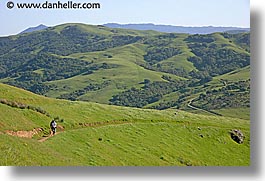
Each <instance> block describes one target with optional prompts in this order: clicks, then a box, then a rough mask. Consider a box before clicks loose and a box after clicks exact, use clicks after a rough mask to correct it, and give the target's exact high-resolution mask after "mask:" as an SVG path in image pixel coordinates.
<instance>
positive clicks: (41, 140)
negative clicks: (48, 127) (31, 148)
mask: <svg viewBox="0 0 265 181" xmlns="http://www.w3.org/2000/svg"><path fill="white" fill-rule="evenodd" d="M60 133H61V131H60V132H57V133H55V134H54V135H53V134H52V133H51V134H50V135H49V136H47V137H42V138H41V139H39V140H38V142H44V141H46V140H47V139H49V138H50V137H52V136H55V135H57V134H60Z"/></svg>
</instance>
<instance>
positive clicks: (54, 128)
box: [50, 120, 57, 135]
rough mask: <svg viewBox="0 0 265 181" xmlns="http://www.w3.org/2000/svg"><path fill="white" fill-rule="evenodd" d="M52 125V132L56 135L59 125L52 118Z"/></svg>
mask: <svg viewBox="0 0 265 181" xmlns="http://www.w3.org/2000/svg"><path fill="white" fill-rule="evenodd" d="M50 127H51V130H52V134H53V135H54V134H55V132H56V127H57V123H56V121H55V120H52V122H51V123H50Z"/></svg>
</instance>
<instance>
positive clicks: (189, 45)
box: [0, 24, 250, 166]
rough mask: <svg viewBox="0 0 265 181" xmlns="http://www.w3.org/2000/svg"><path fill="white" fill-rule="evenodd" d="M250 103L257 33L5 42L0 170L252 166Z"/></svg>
mask: <svg viewBox="0 0 265 181" xmlns="http://www.w3.org/2000/svg"><path fill="white" fill-rule="evenodd" d="M249 97H250V41H249V33H232V34H231V33H212V34H207V35H199V34H194V35H189V34H180V33H162V32H156V31H139V30H129V29H115V28H108V27H105V26H101V25H99V26H92V25H85V24H63V25H58V26H55V27H49V28H46V29H43V30H40V31H35V32H29V33H25V34H20V35H15V36H9V37H0V113H1V119H0V150H1V152H0V157H1V159H0V165H16V166H18V165H19V166H23V165H25V166H32V165H34V166H37V165H38V166H55V165H56V166H77V165H79V166H248V165H250V118H249V115H250V111H249V108H250V100H249V99H250V98H249ZM52 119H56V120H57V122H58V132H57V134H56V135H54V136H51V135H50V130H49V123H50V121H51V120H52ZM241 132H242V134H243V136H242V137H243V138H244V141H243V143H241V142H239V141H240V140H239V138H238V137H237V136H235V134H239V135H240V134H241Z"/></svg>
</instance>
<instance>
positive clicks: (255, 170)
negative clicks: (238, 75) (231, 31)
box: [11, 12, 263, 180]
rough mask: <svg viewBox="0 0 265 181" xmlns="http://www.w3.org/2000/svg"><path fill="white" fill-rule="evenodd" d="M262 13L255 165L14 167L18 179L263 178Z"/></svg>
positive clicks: (255, 32) (255, 67)
mask: <svg viewBox="0 0 265 181" xmlns="http://www.w3.org/2000/svg"><path fill="white" fill-rule="evenodd" d="M260 13H261V12H251V122H252V124H251V163H252V165H251V166H249V167H188V168H187V167H56V168H54V167H12V168H11V175H12V177H14V178H15V179H18V180H19V179H21V178H22V179H23V178H26V177H29V178H36V179H38V178H42V177H47V178H51V179H58V178H62V177H63V178H74V179H76V178H78V177H81V178H83V177H104V178H108V177H117V176H119V178H120V177H128V176H129V177H149V176H152V177H154V178H155V177H163V178H166V177H180V178H181V177H192V178H195V179H198V177H206V178H207V177H213V178H216V176H218V177H219V176H220V177H224V178H227V177H229V178H231V177H232V178H244V179H245V177H249V178H250V179H253V177H259V176H260V175H261V174H262V170H261V159H260V158H261V146H262V145H261V133H262V127H261V111H262V110H261V109H262V107H261V99H260V97H261V86H262V77H261V72H262V66H261V42H260V41H261V39H263V38H261V36H262V34H261V31H260V30H261V27H260V24H261V21H262V20H261V15H260Z"/></svg>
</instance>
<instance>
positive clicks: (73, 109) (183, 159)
mask: <svg viewBox="0 0 265 181" xmlns="http://www.w3.org/2000/svg"><path fill="white" fill-rule="evenodd" d="M0 98H1V104H0V112H1V115H2V116H1V117H2V118H1V124H0V150H1V152H0V156H1V160H0V165H91V166H94V165H96V166H100V165H116V166H117V165H121V166H122V165H131V166H135V165H146V166H162V165H165V166H166V165H168V166H172V165H176V166H228V165H229V166H247V165H250V121H249V120H244V119H236V118H229V117H220V116H209V115H199V114H192V113H188V112H185V111H180V110H176V109H168V110H153V109H139V108H127V107H119V106H113V105H102V104H97V103H88V102H79V101H74V102H72V101H66V100H57V99H53V98H47V97H42V96H39V95H35V94H33V93H31V92H28V91H24V90H21V89H18V88H15V87H11V86H8V85H5V84H0ZM55 117H57V118H58V127H59V129H58V131H59V132H58V133H57V134H56V135H55V136H53V137H47V136H48V135H49V122H50V120H51V119H53V118H55ZM34 129H35V130H38V131H37V134H35V135H34V136H33V137H32V138H22V137H17V136H12V134H11V133H13V135H14V134H15V133H17V134H18V131H28V132H30V131H32V130H34ZM233 129H238V130H241V131H242V132H243V134H244V136H245V139H244V142H243V143H242V144H238V143H236V142H235V141H234V140H232V139H231V136H230V131H231V130H233ZM10 134H11V135H10Z"/></svg>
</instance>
